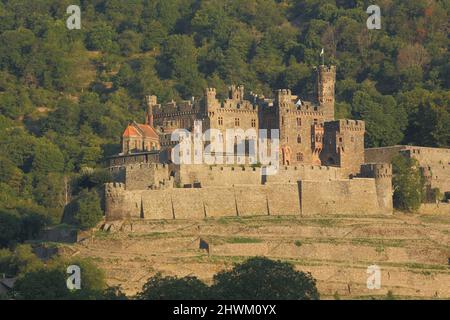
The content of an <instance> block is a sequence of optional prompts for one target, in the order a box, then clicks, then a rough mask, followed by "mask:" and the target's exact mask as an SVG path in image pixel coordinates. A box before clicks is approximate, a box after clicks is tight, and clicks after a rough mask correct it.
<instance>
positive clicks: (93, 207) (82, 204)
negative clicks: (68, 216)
mask: <svg viewBox="0 0 450 320" xmlns="http://www.w3.org/2000/svg"><path fill="white" fill-rule="evenodd" d="M73 210H74V216H73V218H74V222H75V224H76V225H77V227H78V228H80V229H81V230H87V229H90V228H93V227H95V226H96V225H97V224H98V223H99V222H100V220H101V219H102V217H103V212H102V209H101V207H100V197H99V196H98V194H97V192H95V191H86V190H84V191H82V192H81V193H80V195H79V197H78V198H77V199H76V200H75V202H74V206H73Z"/></svg>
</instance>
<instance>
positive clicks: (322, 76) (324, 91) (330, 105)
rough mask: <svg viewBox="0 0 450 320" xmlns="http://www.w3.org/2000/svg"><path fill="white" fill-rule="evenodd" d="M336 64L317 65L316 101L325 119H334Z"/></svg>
mask: <svg viewBox="0 0 450 320" xmlns="http://www.w3.org/2000/svg"><path fill="white" fill-rule="evenodd" d="M335 84H336V66H324V65H321V66H319V70H318V77H317V101H318V102H319V107H320V110H321V111H322V112H323V114H324V117H325V121H332V120H334V102H335V97H334V95H335Z"/></svg>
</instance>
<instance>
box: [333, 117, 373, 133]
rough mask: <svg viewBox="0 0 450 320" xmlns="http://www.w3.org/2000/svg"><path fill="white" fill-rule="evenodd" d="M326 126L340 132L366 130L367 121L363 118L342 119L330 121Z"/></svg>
mask: <svg viewBox="0 0 450 320" xmlns="http://www.w3.org/2000/svg"><path fill="white" fill-rule="evenodd" d="M325 127H327V128H329V129H334V130H336V131H339V132H343V131H363V132H364V131H365V129H366V123H365V122H364V121H362V120H349V119H340V120H335V121H328V122H326V123H325Z"/></svg>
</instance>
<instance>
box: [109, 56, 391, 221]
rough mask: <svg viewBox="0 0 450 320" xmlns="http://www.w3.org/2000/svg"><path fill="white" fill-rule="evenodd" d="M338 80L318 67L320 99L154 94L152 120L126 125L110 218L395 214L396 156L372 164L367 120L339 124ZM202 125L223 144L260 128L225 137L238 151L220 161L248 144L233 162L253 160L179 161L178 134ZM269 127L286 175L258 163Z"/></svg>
mask: <svg viewBox="0 0 450 320" xmlns="http://www.w3.org/2000/svg"><path fill="white" fill-rule="evenodd" d="M335 79H336V68H335V67H334V66H324V65H321V66H319V67H318V69H317V86H316V88H317V96H316V97H315V98H314V99H313V100H314V101H303V100H302V99H301V98H300V97H298V96H295V95H293V94H292V93H291V91H290V90H288V89H283V90H278V91H276V93H275V97H274V98H273V99H269V98H266V97H264V96H260V95H256V94H253V93H250V94H247V95H246V93H245V90H244V87H243V86H230V87H229V94H228V97H227V98H226V99H224V100H223V101H219V99H218V98H217V94H216V90H215V89H214V88H207V89H206V90H205V92H204V96H203V97H202V98H200V99H195V98H192V99H191V100H189V101H183V102H181V103H176V102H174V101H172V102H170V103H167V104H164V105H161V104H158V101H157V97H156V96H148V97H147V98H146V114H145V123H144V124H138V123H136V122H133V123H131V124H130V125H129V126H128V127H127V128H126V130H125V132H124V134H123V137H122V153H120V154H118V155H117V156H114V157H112V158H111V159H110V160H109V170H110V172H111V173H112V174H113V177H114V181H115V182H114V183H108V184H106V186H105V214H106V218H107V220H117V219H125V218H140V219H193V218H205V217H222V216H250V215H299V216H304V215H314V214H390V213H392V211H393V206H392V167H391V164H390V160H389V159H387V158H383V159H381V160H382V161H378V160H380V159H375V160H377V161H370V163H366V161H365V150H364V133H365V124H364V122H363V121H359V120H336V119H335V117H334V104H335V97H334V92H335ZM199 123H200V124H201V128H202V131H203V132H205V131H206V130H210V129H214V130H216V131H217V132H219V140H222V139H223V137H225V135H226V134H227V132H226V131H227V129H235V128H239V129H242V130H243V131H246V132H247V131H248V130H250V132H254V134H253V135H252V136H247V137H244V139H243V140H240V141H238V140H232V141H231V142H229V141H230V140H226V141H224V143H225V144H226V143H228V144H229V147H230V149H226V150H227V151H226V152H217V153H215V155H214V156H215V157H216V158H220V157H223V158H226V157H227V152H228V151H229V150H233V151H236V150H238V149H239V148H238V146H237V145H238V144H242V145H243V146H244V148H243V149H244V152H236V153H233V157H234V160H236V159H237V158H242V159H241V160H242V161H243V162H242V161H241V162H239V164H238V165H236V164H230V163H228V162H227V161H220V162H219V163H220V164H213V165H211V164H205V163H196V164H183V163H176V162H175V161H174V159H173V150H174V148H175V147H176V144H177V142H174V141H172V140H173V139H172V137H173V133H174V132H176V131H177V130H179V129H186V130H188V131H190V132H194V130H195V125H196V124H199ZM252 129H253V131H252ZM261 129H266V130H267V131H268V132H269V137H268V141H270V140H271V139H272V137H271V136H270V132H272V130H277V132H278V139H279V140H278V144H279V148H277V150H271V151H272V152H276V153H277V157H276V159H278V160H279V167H278V170H277V172H276V174H270V175H268V174H266V173H265V171H264V165H261V164H259V163H257V164H255V162H253V163H250V161H249V152H248V149H249V148H248V146H249V145H250V144H251V143H252V141H253V142H254V143H256V144H258V143H259V144H261V140H258V139H259V137H258V135H259V130H261ZM203 132H200V133H198V132H197V133H195V132H194V133H193V134H192V138H193V137H194V136H197V135H198V134H200V135H202V134H203ZM223 140H225V139H223ZM272 140H273V139H272ZM239 150H242V149H239ZM188 152H189V150H188ZM190 156H192V157H194V152H192V155H190ZM195 156H198V155H197V154H196V155H195ZM369 158H371V157H369Z"/></svg>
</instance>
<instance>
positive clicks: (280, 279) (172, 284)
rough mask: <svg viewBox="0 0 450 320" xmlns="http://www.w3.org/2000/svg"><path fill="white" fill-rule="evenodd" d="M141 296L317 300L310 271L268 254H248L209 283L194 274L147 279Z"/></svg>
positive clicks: (194, 298)
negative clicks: (191, 275)
mask: <svg viewBox="0 0 450 320" xmlns="http://www.w3.org/2000/svg"><path fill="white" fill-rule="evenodd" d="M136 298H137V299H142V300H202V299H219V300H220V299H225V300H316V299H319V292H318V291H317V288H316V280H315V279H314V278H313V277H312V276H311V274H309V273H303V272H299V271H295V270H294V267H293V265H291V264H289V263H285V262H281V261H272V260H270V259H267V258H260V257H256V258H250V259H248V260H247V261H245V262H243V263H241V264H237V265H235V267H234V268H233V269H232V270H231V271H222V272H219V273H217V274H216V275H215V276H214V284H213V285H212V286H211V287H208V286H207V285H205V284H204V283H203V282H201V281H200V280H198V279H197V278H196V277H190V276H188V277H184V278H177V277H163V276H162V275H161V274H159V273H158V274H156V275H155V276H153V277H152V278H150V279H148V281H147V283H146V284H145V285H144V286H143V288H142V292H140V293H139V294H138V295H137V296H136Z"/></svg>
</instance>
